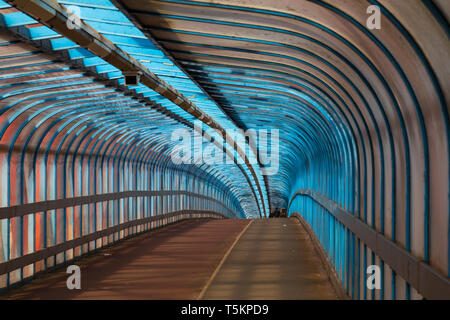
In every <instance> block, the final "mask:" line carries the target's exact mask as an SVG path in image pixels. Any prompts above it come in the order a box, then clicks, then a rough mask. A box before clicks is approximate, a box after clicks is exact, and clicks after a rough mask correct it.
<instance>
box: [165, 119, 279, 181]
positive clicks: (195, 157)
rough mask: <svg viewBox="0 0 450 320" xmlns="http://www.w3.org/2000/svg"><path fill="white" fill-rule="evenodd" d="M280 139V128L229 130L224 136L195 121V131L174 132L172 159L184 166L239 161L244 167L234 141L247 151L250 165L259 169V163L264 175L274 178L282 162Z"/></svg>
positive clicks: (177, 130) (242, 159)
mask: <svg viewBox="0 0 450 320" xmlns="http://www.w3.org/2000/svg"><path fill="white" fill-rule="evenodd" d="M279 137H280V133H279V130H278V129H258V130H256V129H248V130H246V131H244V130H242V129H228V130H225V135H224V136H222V135H221V134H220V133H218V132H217V131H215V130H213V129H211V128H209V127H206V126H204V125H203V123H202V122H201V121H195V122H194V130H189V129H184V128H183V129H176V130H173V131H172V134H171V140H172V142H175V143H176V145H175V146H174V148H173V149H172V153H171V159H172V162H173V163H174V164H177V165H179V164H182V163H183V164H197V165H200V164H208V165H235V164H236V162H237V163H238V164H240V165H242V164H245V160H244V157H242V156H241V155H239V154H238V152H237V151H236V150H232V149H231V148H230V146H229V142H230V141H234V143H235V144H236V145H237V146H238V147H239V148H240V150H242V152H244V154H245V158H246V159H247V160H248V163H250V164H251V165H256V166H257V165H258V164H259V165H260V166H261V171H262V174H263V175H267V176H270V175H275V174H277V173H278V169H279V161H280V152H279V150H280V141H279V140H280V139H279ZM246 141H247V143H246ZM205 142H206V143H205ZM227 142H228V143H227ZM218 145H219V146H220V147H219V146H218ZM230 155H233V157H231V156H230ZM234 159H236V162H235V160H234Z"/></svg>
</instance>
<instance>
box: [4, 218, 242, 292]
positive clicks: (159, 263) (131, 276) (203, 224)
mask: <svg viewBox="0 0 450 320" xmlns="http://www.w3.org/2000/svg"><path fill="white" fill-rule="evenodd" d="M248 223H249V220H196V221H190V222H182V223H179V224H176V225H173V226H169V227H166V228H163V229H161V230H159V231H154V232H150V233H147V234H144V235H141V236H138V237H135V238H131V239H128V240H125V241H124V242H122V243H120V244H117V245H115V246H112V247H109V248H105V249H103V250H101V251H100V252H99V253H95V254H93V255H92V256H88V257H86V258H83V259H81V260H79V261H77V262H76V263H75V264H77V265H79V266H80V268H81V290H68V289H67V287H66V280H67V278H68V276H69V275H68V274H66V269H65V268H62V269H59V270H57V271H55V272H49V273H48V274H44V275H42V276H41V277H39V278H38V279H36V280H34V281H31V282H30V283H28V284H26V285H24V286H22V287H20V288H16V289H12V290H10V291H8V292H7V293H6V294H5V295H3V296H0V299H196V298H197V297H198V295H199V294H200V292H201V290H202V289H203V287H204V286H205V285H206V283H207V281H208V279H209V278H210V276H211V274H212V273H213V272H214V270H215V269H216V267H217V266H218V264H219V263H220V261H221V259H222V257H223V256H224V255H225V253H226V252H227V251H228V249H229V247H230V246H231V245H232V243H233V242H234V241H235V239H236V237H237V236H238V234H239V233H240V232H241V231H242V230H243V229H244V228H245V226H246V225H247V224H248Z"/></svg>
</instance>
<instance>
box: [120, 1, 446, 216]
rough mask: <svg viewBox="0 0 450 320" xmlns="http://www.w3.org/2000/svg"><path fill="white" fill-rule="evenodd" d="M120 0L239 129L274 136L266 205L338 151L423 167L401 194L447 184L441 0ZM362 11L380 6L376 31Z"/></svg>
mask: <svg viewBox="0 0 450 320" xmlns="http://www.w3.org/2000/svg"><path fill="white" fill-rule="evenodd" d="M116 2H117V3H119V4H120V5H119V7H121V8H122V10H124V11H126V12H127V13H128V14H129V16H130V17H132V18H134V21H135V23H136V24H137V25H139V26H140V28H141V30H143V32H144V33H146V34H147V35H149V36H151V37H153V38H155V39H156V40H157V42H158V43H159V44H161V45H162V46H163V47H164V48H165V49H166V50H167V51H168V52H169V53H170V54H171V55H172V56H173V57H174V58H175V59H176V60H177V61H178V62H179V63H180V64H181V65H182V67H183V68H184V69H185V70H186V71H187V72H188V73H189V74H191V75H192V77H193V78H194V79H195V80H196V81H197V82H198V83H199V84H200V85H201V86H202V87H203V88H204V89H205V90H206V91H207V92H208V93H209V94H210V96H211V97H212V98H214V99H215V100H216V101H217V102H218V103H219V104H220V105H221V106H222V107H223V109H224V110H225V111H226V112H227V113H228V114H229V115H230V117H231V118H232V119H233V120H234V121H235V123H237V124H239V125H240V126H241V127H243V128H244V129H247V128H250V129H253V128H277V129H280V130H281V133H280V140H281V141H280V171H279V174H277V175H274V176H268V186H269V194H270V199H271V204H272V207H274V206H286V201H287V199H288V198H289V196H290V194H291V193H292V192H293V189H295V188H294V184H295V183H294V181H295V178H296V176H295V175H296V173H297V172H299V171H301V170H302V169H303V168H307V167H309V166H311V165H313V163H311V162H313V161H314V159H315V158H316V156H317V155H320V154H324V153H327V152H329V151H330V148H334V147H337V148H338V149H341V154H344V153H346V154H347V155H349V154H359V156H361V154H364V156H366V155H367V159H366V160H365V161H367V162H368V163H374V162H377V163H376V164H375V165H374V166H375V167H376V169H374V170H377V172H380V171H378V170H381V171H383V170H385V169H384V167H385V166H386V167H387V166H388V165H387V163H388V162H390V161H395V160H392V159H393V157H394V154H397V157H398V159H399V160H397V161H406V166H407V167H408V169H409V167H410V166H415V168H416V169H417V170H419V171H420V172H423V171H424V172H425V180H423V175H421V174H418V175H415V174H411V173H410V172H402V173H400V174H401V175H402V176H407V177H408V176H412V178H406V184H407V188H411V186H410V185H411V181H410V180H408V179H411V180H414V181H416V182H418V181H417V180H416V179H419V180H421V181H422V183H417V184H416V186H414V187H412V188H415V190H412V193H413V194H425V198H426V197H428V195H427V194H428V192H429V185H430V180H432V179H433V180H434V181H436V184H435V185H441V186H444V185H446V184H447V183H448V182H447V181H448V178H447V177H448V164H447V163H442V162H441V161H439V159H444V158H446V157H447V155H448V141H449V140H448V132H449V131H448V109H447V108H448V101H449V96H448V94H449V90H448V89H449V88H450V84H449V77H448V74H449V67H448V63H447V62H446V61H448V58H449V43H448V42H447V43H444V44H443V43H442V39H448V34H449V33H448V32H449V31H448V22H446V19H445V18H444V17H443V16H442V14H441V13H440V12H444V15H445V13H447V14H448V11H449V10H448V2H445V1H434V2H432V1H423V2H421V1H320V0H313V1H298V0H292V1H270V0H262V1H252V0H218V1H206V0H205V1H202V0H200V1H177V0H169V1H150V0H130V1H119V0H117V1H116ZM370 5H377V6H378V7H379V8H381V10H382V28H381V29H380V30H373V31H371V30H368V29H367V28H366V20H367V18H368V14H367V13H366V10H367V8H368V7H369V6H370ZM440 14H441V15H440ZM416 19H418V20H420V22H421V23H420V25H419V24H417V23H416V21H415V20H416ZM426 30H428V31H426ZM430 30H432V31H430ZM435 48H436V50H434V51H433V49H435ZM438 48H439V49H438ZM442 132H447V136H445V135H442V134H441V133H442ZM428 141H433V143H429V142H428ZM355 145H358V147H359V148H360V150H357V149H356V147H355ZM330 146H331V147H330ZM333 146H334V147H333ZM344 149H347V150H346V151H344ZM403 152H404V153H403ZM402 153H403V154H402ZM424 154H426V155H428V154H429V155H430V162H428V159H427V156H425V157H423V155H424ZM374 158H375V160H374ZM341 161H351V160H350V158H349V157H347V158H342V159H341ZM392 165H393V166H395V165H396V164H395V163H393V164H392ZM361 166H364V165H361ZM393 170H395V169H393ZM443 172H445V173H447V174H444V179H442V180H441V179H440V178H439V177H438V176H439V175H440V174H442V173H443ZM371 174H372V175H373V174H377V173H375V171H373V172H372V173H371ZM441 177H442V176H441ZM381 179H383V178H381ZM438 180H439V181H438ZM446 180H447V181H446ZM408 185H409V186H408ZM342 188H343V189H349V186H348V185H345V184H344V185H343V186H342ZM406 194H409V191H406ZM374 196H375V195H374ZM407 197H408V196H407ZM422 197H423V196H422ZM439 197H440V199H441V200H443V201H446V200H445V194H441V195H440V196H439ZM407 201H408V200H407ZM425 203H427V200H426V199H425ZM407 206H408V204H407ZM425 206H426V204H425ZM425 210H427V209H425Z"/></svg>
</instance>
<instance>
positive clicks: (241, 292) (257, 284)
mask: <svg viewBox="0 0 450 320" xmlns="http://www.w3.org/2000/svg"><path fill="white" fill-rule="evenodd" d="M203 299H218V300H228V299H239V300H246V299H257V300H263V299H276V300H297V299H298V300H303V299H337V295H336V293H335V291H334V289H333V287H332V285H331V283H330V281H329V279H328V276H327V274H326V271H325V269H324V267H323V265H322V262H321V260H320V258H319V256H318V255H317V253H316V251H315V249H314V246H313V244H312V242H311V240H310V238H309V235H308V233H307V232H306V230H305V229H304V228H303V227H302V226H301V224H299V223H298V221H297V220H295V219H264V220H254V221H253V222H252V224H251V225H250V226H249V228H248V229H247V230H246V231H245V233H244V234H243V235H242V237H241V238H240V239H239V241H238V242H237V244H236V246H235V247H234V248H233V250H232V251H231V253H230V255H229V256H228V257H227V259H226V260H225V262H224V263H223V265H222V267H221V268H220V270H219V271H218V272H217V275H216V276H215V277H214V279H213V280H212V281H211V284H210V285H209V287H208V288H207V289H206V291H205V294H204V296H203Z"/></svg>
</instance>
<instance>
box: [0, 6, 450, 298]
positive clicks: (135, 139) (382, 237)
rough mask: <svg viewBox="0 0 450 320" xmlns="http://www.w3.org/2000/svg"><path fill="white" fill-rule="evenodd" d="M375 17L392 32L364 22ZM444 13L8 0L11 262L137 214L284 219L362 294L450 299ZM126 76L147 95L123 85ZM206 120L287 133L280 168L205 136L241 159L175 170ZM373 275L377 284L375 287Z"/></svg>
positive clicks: (4, 21)
mask: <svg viewBox="0 0 450 320" xmlns="http://www.w3.org/2000/svg"><path fill="white" fill-rule="evenodd" d="M11 5H12V6H11ZM70 6H77V7H78V8H79V9H80V17H76V15H75V18H80V23H79V28H74V29H72V28H69V24H70V23H71V22H72V20H71V19H73V18H74V15H73V13H72V12H71V11H70V10H69V9H70ZM369 6H377V7H378V8H379V9H380V12H381V29H379V30H369V29H368V27H367V26H366V20H367V11H366V10H367V8H368V7H369ZM22 11H23V12H22ZM448 12H449V6H448V4H447V3H446V2H445V1H440V0H434V1H432V0H424V1H419V0H411V1H393V0H355V1H335V0H310V1H306V0H298V1H288V0H280V1H272V0H258V1H256V0H215V1H213V2H211V1H208V0H127V1H121V0H72V1H65V0H58V1H56V0H42V1H39V0H8V1H6V2H2V1H0V24H1V25H2V26H3V27H4V28H3V29H4V30H2V32H1V33H0V39H1V40H0V63H1V64H0V139H1V140H0V168H1V176H0V179H1V186H0V188H2V192H1V199H0V204H1V207H2V208H1V209H0V232H1V236H0V265H1V263H7V264H8V263H9V261H13V259H18V258H20V257H26V255H27V254H34V253H37V252H39V250H40V249H43V248H47V247H51V246H55V245H61V246H63V243H64V242H65V241H72V240H75V238H77V237H85V236H86V237H87V236H88V235H89V234H90V233H92V232H103V230H108V229H105V228H109V227H115V226H116V224H117V223H119V224H120V223H132V222H133V221H140V219H147V218H148V217H149V216H144V215H142V213H143V212H146V214H147V215H151V216H153V215H154V216H159V215H161V214H163V215H164V214H169V213H170V212H178V211H179V210H207V211H208V212H209V211H214V212H218V213H221V214H224V215H226V216H227V217H235V216H236V217H238V218H244V217H264V216H267V215H268V212H269V210H270V209H271V208H276V207H289V213H290V214H292V215H295V214H299V215H300V216H302V217H303V218H304V220H305V221H306V222H307V223H308V224H310V226H311V229H312V230H314V232H315V234H316V236H317V239H318V240H319V241H320V243H321V244H322V246H323V249H324V251H325V252H326V253H327V255H328V257H329V260H330V263H331V264H332V266H333V268H334V269H335V270H336V272H337V274H338V275H339V279H340V280H341V282H342V285H343V287H344V288H345V290H346V291H347V294H348V295H349V296H351V297H352V298H353V299H420V298H423V297H425V298H436V297H439V292H441V293H445V292H447V291H446V290H448V279H449V276H450V245H449V241H450V240H449V239H450V238H449V230H450V215H449V197H448V195H449V180H450V179H449V173H450V169H449V166H450V165H449V163H450V161H449V159H450V156H449V152H450V134H449V132H450V129H449V128H450V125H449V114H448V106H449V105H450V96H449V92H450V77H449V74H450V72H449V69H448V63H447V61H448V54H449V52H450V41H448V39H449V36H450V28H449V22H448V16H446V14H448ZM27 14H28V15H27ZM419 19H420V22H421V23H417V21H418V20H419ZM123 71H139V72H141V73H142V75H143V77H142V84H140V85H139V86H135V87H129V88H126V87H124V86H123V84H124V82H123V75H122V72H123ZM196 120H201V121H202V122H203V123H204V124H206V125H207V127H209V128H212V129H213V130H216V131H217V132H219V133H221V135H222V137H223V136H224V135H223V134H224V132H225V131H226V130H228V129H236V128H240V129H244V130H246V129H259V128H268V129H279V130H280V156H279V158H280V164H279V172H278V174H276V175H273V176H263V173H264V166H263V165H261V163H258V164H257V165H252V164H251V163H250V162H249V161H248V158H247V155H245V154H244V152H243V151H244V150H245V148H246V147H247V145H246V143H243V144H239V143H238V142H237V141H221V140H220V139H219V141H216V140H214V139H212V138H211V135H208V134H206V135H205V136H204V140H203V144H204V145H205V146H209V145H215V146H216V147H217V148H223V150H224V151H225V152H226V154H227V155H228V156H229V157H230V158H232V159H233V161H234V164H233V165H217V166H211V165H206V164H202V165H174V164H173V163H171V161H170V154H171V151H172V150H173V148H174V142H172V141H170V134H169V133H170V132H169V130H170V131H172V130H177V129H179V128H188V129H189V130H192V132H193V131H195V128H194V125H193V124H194V122H195V121H196ZM193 128H194V129H193ZM201 131H202V133H206V132H204V131H203V130H201ZM244 141H245V139H244ZM224 142H225V143H224ZM252 152H253V153H256V152H257V150H254V149H253V150H252ZM169 191H170V192H176V193H174V194H171V193H170V192H169ZM127 192H130V193H131V194H130V196H128V194H127ZM136 192H137V193H138V194H140V193H139V192H144V194H145V196H144V194H143V196H142V197H139V196H137V195H136ZM148 192H169V194H164V195H162V194H161V195H159V196H158V198H156V197H154V196H151V197H147V195H149V194H148ZM181 192H187V193H181ZM122 195H124V197H122ZM125 195H126V196H125ZM85 197H87V198H85ZM90 197H93V198H90ZM103 197H106V198H103ZM108 197H113V198H111V199H114V200H101V199H109V198H108ZM121 197H122V198H121ZM204 197H206V198H204ZM119 198H120V199H119ZM66 199H67V200H66ZM96 199H97V200H98V201H97V200H96ZM99 199H100V200H99ZM138 199H139V200H138ZM91 200H92V201H91ZM48 201H50V202H51V203H47V202H48ZM58 201H59V202H58ZM77 201H78V202H77ZM79 201H82V202H81V203H79ZM106 202H107V204H106ZM205 205H206V207H205ZM39 208H41V209H39ZM42 208H43V209H42ZM39 210H45V211H42V212H44V213H42V212H41V211H39ZM109 212H114V213H113V214H109ZM105 215H106V216H105ZM111 219H112V220H111ZM106 221H107V222H108V223H106V224H105V222H106ZM133 223H134V222H133ZM136 223H138V222H136ZM42 229H45V231H44V232H43V233H42V232H41V230H42ZM124 234H125V233H124ZM96 243H100V242H99V241H98V240H97V242H96ZM37 244H39V245H37ZM81 248H83V249H80V248H78V249H77V250H75V251H73V252H72V251H71V252H72V253H69V258H70V257H72V256H75V255H77V254H80V253H81V252H82V251H81V250H84V251H85V250H87V249H90V246H89V245H88V244H85V245H83V246H81ZM84 251H83V252H84ZM66 256H67V254H66V253H58V255H57V258H56V262H57V263H60V262H63V261H66ZM25 260H26V259H25ZM47 260H48V259H47ZM373 264H376V265H379V266H380V267H381V271H382V289H381V290H379V291H368V290H367V288H366V286H365V275H366V273H365V271H366V268H367V266H369V265H373ZM3 265H4V266H6V264H3ZM42 265H43V262H39V263H36V262H35V261H33V264H32V265H31V266H27V267H25V268H23V267H24V266H23V265H20V269H18V270H15V271H11V270H10V271H11V272H10V271H8V272H9V273H8V275H7V276H3V277H2V276H0V286H3V287H5V286H9V285H11V284H12V283H16V282H20V281H21V280H22V279H25V278H26V277H29V276H32V275H33V274H34V273H35V272H36V270H42V269H43V267H42ZM5 270H6V269H5ZM8 270H9V269H8Z"/></svg>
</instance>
